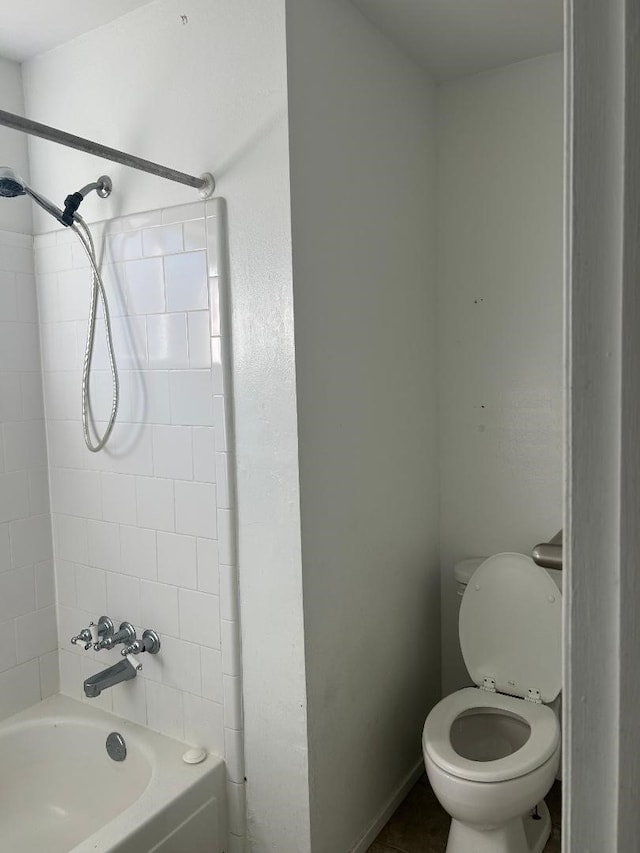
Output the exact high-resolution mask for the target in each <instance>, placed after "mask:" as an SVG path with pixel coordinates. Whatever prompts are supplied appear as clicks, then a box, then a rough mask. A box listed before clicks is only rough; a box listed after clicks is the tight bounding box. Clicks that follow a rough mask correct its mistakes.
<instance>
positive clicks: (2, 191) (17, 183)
mask: <svg viewBox="0 0 640 853" xmlns="http://www.w3.org/2000/svg"><path fill="white" fill-rule="evenodd" d="M19 195H28V196H30V198H32V199H33V200H34V201H35V202H36V203H37V204H39V205H40V207H41V208H42V209H43V210H46V211H47V213H48V214H50V215H51V216H53V218H54V219H57V220H58V222H61V223H62V224H63V225H66V224H67V223H66V222H65V221H64V219H63V216H64V214H63V212H62V211H61V210H60V208H59V207H56V206H55V204H54V203H53V202H52V201H49V199H48V198H45V197H44V196H42V195H40V193H37V192H36V191H35V190H32V189H31V187H28V186H27V185H26V184H25V182H24V181H23V180H22V178H21V177H20V175H17V174H16V173H15V172H14V171H13V169H11V168H10V167H9V166H0V198H16V196H19Z"/></svg>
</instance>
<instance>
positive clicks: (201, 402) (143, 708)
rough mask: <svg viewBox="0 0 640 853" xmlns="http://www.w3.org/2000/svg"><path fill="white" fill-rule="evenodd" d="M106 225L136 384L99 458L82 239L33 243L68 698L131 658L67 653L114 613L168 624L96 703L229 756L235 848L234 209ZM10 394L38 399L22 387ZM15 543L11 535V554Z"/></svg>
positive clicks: (110, 274) (120, 352)
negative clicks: (151, 650)
mask: <svg viewBox="0 0 640 853" xmlns="http://www.w3.org/2000/svg"><path fill="white" fill-rule="evenodd" d="M93 228H94V233H95V234H96V236H97V243H98V245H101V246H103V247H104V254H103V271H104V277H105V284H106V287H107V290H108V293H109V297H110V301H111V306H112V315H113V335H114V343H115V348H116V357H117V361H118V366H119V370H120V380H121V404H120V414H119V417H118V422H117V426H116V428H115V430H114V433H113V437H112V440H111V441H110V443H109V445H108V447H107V449H106V451H105V452H103V453H99V454H92V453H89V452H88V451H87V450H86V448H85V446H84V442H83V438H82V428H81V422H80V387H81V366H82V359H83V353H84V336H85V332H86V318H87V314H88V307H89V284H90V279H89V269H88V266H87V260H86V257H84V256H83V253H81V252H78V251H77V247H76V246H75V244H74V243H73V240H74V239H75V237H74V235H73V234H71V233H69V232H67V231H57V232H55V238H54V239H52V237H51V235H45V236H44V237H42V238H41V237H37V238H36V240H35V245H36V259H37V281H38V299H39V311H40V334H41V339H42V346H43V371H44V389H45V413H46V424H47V440H48V449H49V464H50V471H51V475H50V476H51V511H52V516H53V531H54V545H53V556H54V562H55V573H56V581H57V593H58V594H57V605H58V619H59V625H60V681H61V690H62V692H64V693H67V694H68V695H71V696H74V697H76V698H83V696H82V681H83V679H84V678H86V676H87V675H88V674H90V673H92V672H95V671H97V670H99V669H101V668H102V667H104V666H109V665H110V664H111V663H113V662H114V660H115V659H116V658H117V656H118V655H119V650H117V649H116V650H114V651H112V652H106V651H102V652H94V651H93V650H89V651H87V652H85V651H84V650H83V648H82V647H81V646H71V645H70V644H69V638H70V637H71V636H72V635H73V634H75V633H77V632H78V630H79V629H80V628H82V627H84V626H85V625H87V624H88V622H89V621H91V620H92V619H93V620H96V619H97V618H98V617H99V616H101V615H102V614H103V613H106V614H108V615H109V616H111V617H112V618H113V619H114V621H115V622H116V623H119V622H120V621H124V620H128V621H131V622H133V624H134V625H135V626H136V628H137V629H138V630H139V633H140V632H141V631H142V630H143V629H144V628H155V629H156V630H157V631H158V632H159V634H160V635H161V638H162V649H161V651H160V654H159V655H158V656H157V657H152V656H150V655H144V656H143V658H142V663H143V670H142V672H141V673H140V676H141V677H139V678H137V679H135V680H133V681H130V682H127V683H126V684H122V685H118V686H116V687H115V688H113V689H111V690H108V691H105V692H104V693H103V694H102V696H101V697H100V698H99V700H98V702H99V703H100V704H101V705H102V706H103V707H106V708H108V709H110V710H112V711H114V712H115V713H116V714H118V715H120V716H123V717H126V718H127V719H130V720H133V721H134V722H138V723H142V724H144V725H148V726H150V727H151V728H153V729H156V730H157V731H160V732H163V733H165V734H168V735H170V736H171V737H176V738H179V739H180V740H186V741H188V742H192V743H194V744H198V745H202V746H205V747H206V748H208V749H210V750H213V751H215V752H217V753H219V754H221V755H224V756H225V758H226V760H227V763H228V776H229V780H230V785H234V786H235V787H233V788H230V797H231V796H232V797H233V804H234V819H233V821H232V826H231V831H232V833H233V834H234V835H235V839H234V840H233V842H232V843H233V844H234V845H237V846H238V847H239V845H240V838H241V836H242V834H243V832H244V826H243V821H242V820H241V818H240V811H241V810H243V809H244V806H243V803H244V799H243V797H244V794H243V792H242V791H239V790H238V786H240V787H242V784H243V779H244V766H243V763H244V762H243V751H242V702H241V692H240V654H239V652H240V629H239V617H238V579H237V567H236V562H235V548H234V528H235V513H234V510H233V506H234V501H233V495H234V489H233V483H232V482H230V480H229V476H230V473H231V472H233V470H234V466H233V464H232V460H231V459H230V454H231V452H232V451H231V446H230V442H229V436H230V435H231V431H230V424H229V423H228V422H227V417H228V413H229V410H230V407H229V406H228V405H225V400H227V399H228V395H229V392H230V383H229V364H228V352H229V341H228V327H227V325H226V323H225V318H226V314H225V308H226V306H225V296H226V294H227V290H226V282H225V281H224V280H221V279H220V275H221V274H223V273H224V267H223V266H221V264H220V260H219V259H220V258H223V259H224V251H223V246H224V241H225V240H226V235H225V231H224V228H225V225H224V209H223V207H222V203H221V202H220V201H219V200H214V201H211V202H206V203H199V204H194V205H183V206H181V207H179V208H170V209H167V210H163V211H152V212H150V213H147V214H140V215H138V216H130V217H127V218H122V219H117V220H114V221H111V222H109V223H99V224H98V225H96V226H93ZM221 302H222V308H221V305H220V303H221ZM101 333H102V327H101V326H99V328H98V330H97V344H98V345H97V346H96V353H95V356H94V365H95V368H96V373H95V378H94V380H93V383H92V394H93V397H94V400H95V404H94V406H93V410H94V413H95V417H96V421H97V422H98V423H104V421H105V420H106V419H107V417H108V413H109V410H110V405H111V402H110V401H111V379H110V375H109V370H108V367H109V365H108V360H107V353H106V350H105V348H104V345H103V342H102V341H103V338H102V335H101ZM18 337H19V336H18ZM10 390H11V391H12V393H13V394H14V396H15V398H16V399H17V400H18V399H22V398H21V397H20V389H19V388H18V387H16V388H12V389H10ZM23 396H24V393H23ZM23 405H24V402H23ZM29 426H30V427H31V425H29ZM40 436H41V433H37V432H36V431H34V429H33V428H30V429H29V432H28V433H27V432H25V431H22V432H21V433H20V432H16V434H14V433H13V432H12V433H11V434H9V435H7V436H5V439H6V440H9V441H10V442H13V444H12V448H13V449H12V454H11V458H12V459H13V460H17V461H20V460H23V459H25V458H26V457H27V455H28V454H27V452H26V449H24V448H22V447H21V446H20V441H21V440H24V441H26V442H33V441H35V440H36V439H38V438H39V437H40ZM14 445H15V446H14ZM31 453H32V457H31V458H33V452H31ZM38 458H39V459H40V458H41V456H38ZM8 476H11V477H13V476H14V475H13V474H10V475H8ZM27 485H28V484H22V491H20V489H19V488H18V486H19V484H18V483H13V482H12V483H11V484H10V486H9V485H8V488H10V491H11V494H12V500H11V502H10V505H11V506H12V507H14V508H15V507H18V508H19V509H16V510H15V511H17V512H19V514H20V517H22V515H23V514H24V513H25V511H26V509H27V508H28V506H29V501H30V497H29V490H28V487H27ZM0 494H1V492H0ZM16 496H18V497H16ZM7 511H8V510H7ZM0 512H2V500H1V497H0ZM1 533H2V529H1V528H0V561H1V560H2V559H3V558H2V552H3V546H2V541H3V540H2V538H1ZM15 536H17V537H18V539H16V542H17V543H18V544H16V546H15V548H14V550H16V549H17V553H19V554H21V555H22V556H21V559H24V560H26V559H27V558H31V559H32V562H35V557H42V560H43V561H45V560H47V559H50V557H51V554H50V553H48V552H46V549H45V546H44V544H43V543H42V542H41V531H40V528H39V527H37V525H35V524H34V527H33V529H32V530H31V531H29V532H28V535H27V533H26V532H25V535H24V536H23V537H22V539H20V538H19V537H20V532H19V529H16V532H15ZM20 542H22V544H20ZM224 560H227V561H228V563H225V562H224ZM29 571H31V573H32V574H31V578H32V582H31V587H29V589H27V590H23V589H22V588H20V587H17V588H16V591H15V593H14V596H15V598H16V600H17V601H19V602H20V604H19V606H18V609H19V610H20V614H22V612H23V611H24V608H25V607H27V606H28V605H29V604H30V602H31V600H32V599H33V596H34V595H35V592H34V590H33V583H34V582H33V572H34V569H33V565H32V564H31V563H30V568H29ZM1 577H2V575H0V578H1ZM221 579H223V582H221ZM0 582H1V581H0ZM41 588H42V597H43V598H42V600H43V605H48V606H50V604H51V602H50V601H49V599H48V598H47V596H49V597H50V586H47V583H46V581H44V580H43V581H42V583H41ZM29 596H31V598H29ZM0 606H1V605H0ZM0 624H2V623H0ZM41 633H43V634H45V633H46V628H43V629H42V632H41ZM20 636H22V634H20ZM43 642H44V638H43ZM20 648H23V646H20ZM24 651H25V652H26V651H28V644H27V645H26V647H24ZM44 651H49V649H48V648H47V649H44ZM85 701H91V702H93V703H96V700H95V699H91V700H85ZM243 813H244V812H243Z"/></svg>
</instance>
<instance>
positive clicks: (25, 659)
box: [0, 231, 58, 718]
mask: <svg viewBox="0 0 640 853" xmlns="http://www.w3.org/2000/svg"><path fill="white" fill-rule="evenodd" d="M57 646H58V642H57V633H56V612H55V600H54V578H53V563H52V548H51V517H50V514H49V487H48V478H47V449H46V442H45V430H44V408H43V402H42V375H41V372H40V347H39V344H38V314H37V305H36V286H35V280H34V276H33V238H32V237H31V236H29V235H25V234H14V233H12V232H8V231H0V718H1V717H6V716H8V715H9V714H13V713H15V712H16V711H19V710H21V709H22V708H26V707H28V706H29V705H32V704H33V703H34V702H38V701H40V699H41V698H44V697H46V696H49V695H51V694H52V693H56V692H57V691H58V654H57Z"/></svg>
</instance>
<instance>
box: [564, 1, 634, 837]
mask: <svg viewBox="0 0 640 853" xmlns="http://www.w3.org/2000/svg"><path fill="white" fill-rule="evenodd" d="M636 7H637V4H636V3H631V2H630V3H627V2H626V0H612V2H609V3H575V2H569V3H568V12H569V15H568V33H569V36H570V38H569V42H568V43H569V48H570V52H569V57H568V64H567V66H568V71H569V81H568V94H569V99H568V119H569V125H568V126H569V137H568V140H567V153H568V165H569V175H568V180H567V220H566V228H567V241H568V242H567V381H568V387H569V389H570V392H569V393H570V396H569V400H568V404H567V419H568V436H569V442H570V443H569V446H568V453H567V474H566V476H567V488H568V497H569V504H568V508H567V516H568V517H567V522H568V525H567V528H568V534H569V535H568V537H567V541H568V545H569V553H570V561H569V565H568V566H567V573H566V574H565V590H566V591H565V681H564V684H565V699H564V720H563V725H564V730H563V742H564V757H563V761H564V767H565V775H566V777H567V778H566V783H565V790H566V791H567V794H568V795H567V796H565V799H564V808H563V826H562V829H563V849H564V850H567V851H569V853H578V851H580V853H582V851H584V853H597V851H600V850H619V851H623V850H633V849H635V847H636V846H637V839H638V832H639V831H640V827H639V826H638V803H637V772H638V770H637V768H638V761H637V755H638V725H637V717H638V710H637V709H638V696H637V669H638V657H637V655H638V645H637V622H638V617H637V613H638V597H639V591H638V581H637V577H638V549H637V527H638V503H637V495H636V494H635V493H634V492H635V489H637V485H636V484H637V481H638V459H637V443H638V436H637V411H638V377H637V371H638V362H637V346H638V344H637V338H638V331H637V330H638V326H637V322H638V320H637V318H638V308H637V288H638V285H637V282H638V269H637V266H638V262H637V245H638V233H637V213H636V211H637V208H638V185H637V158H638V149H637V144H638V139H637V128H638V117H637V92H638V58H637V33H638V29H637V8H636ZM627 15H628V16H629V17H628V18H627V19H626V16H627ZM625 19H626V20H625ZM625 26H628V27H629V30H628V32H627V31H625ZM627 111H629V114H627ZM627 121H628V124H627V126H626V127H625V125H626V123H627ZM627 134H628V136H627V139H625V136H626V135H627ZM627 141H628V144H629V147H628V148H627V150H626V151H625V143H626V142H627ZM625 155H626V158H628V159H627V162H626V163H625V159H626V158H625ZM627 167H629V169H628V171H627ZM625 335H628V336H630V338H629V340H627V341H624V339H623V336H625Z"/></svg>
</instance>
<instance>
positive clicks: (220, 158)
mask: <svg viewBox="0 0 640 853" xmlns="http://www.w3.org/2000/svg"><path fill="white" fill-rule="evenodd" d="M182 15H187V17H188V21H189V22H188V24H187V25H183V23H182V20H181V16H182ZM285 73H286V68H285V24H284V4H283V3H282V2H281V0H269V1H268V2H264V3H260V4H256V3H254V2H251V0H221V2H217V3H215V4H212V3H209V2H207V0H187V2H180V3H178V2H177V0H159V2H156V3H151V4H149V5H147V6H144V7H143V8H141V9H139V10H137V11H135V12H132V13H131V14H130V15H127V16H125V17H124V18H121V19H119V20H118V21H115V22H113V23H112V24H109V25H107V26H105V27H102V28H101V29H99V30H96V31H93V32H91V33H88V34H87V35H86V36H83V37H81V38H78V39H76V40H75V41H74V42H73V43H72V49H70V48H69V47H68V46H67V47H65V48H61V49H58V50H53V51H51V52H50V53H47V54H44V55H42V56H40V57H37V58H36V59H34V60H33V61H30V62H28V63H27V64H26V67H25V87H26V97H27V108H28V113H29V115H30V116H31V117H33V118H37V119H38V120H40V121H43V122H46V123H50V124H53V125H57V126H60V127H62V128H64V129H66V130H68V131H71V132H75V133H78V134H81V135H84V136H87V137H89V138H94V139H97V140H99V141H101V142H103V143H106V144H110V145H113V146H115V147H120V148H122V149H124V150H129V151H131V152H132V153H135V154H138V155H140V156H143V157H147V158H150V159H155V160H157V161H159V162H165V163H167V164H168V165H173V166H175V167H177V168H179V169H183V170H185V171H190V172H192V173H195V174H198V173H199V172H202V171H205V170H211V171H213V172H214V173H215V175H216V177H217V178H218V182H219V183H218V194H219V195H221V196H223V197H225V198H226V200H227V203H228V222H229V250H230V251H229V254H230V286H231V292H232V313H233V324H232V325H233V332H234V340H233V374H234V376H233V378H234V394H235V399H234V404H235V420H236V429H235V432H236V448H237V455H238V458H237V469H238V507H239V563H240V586H241V599H242V614H243V658H244V679H245V681H244V700H245V724H246V754H247V768H246V771H247V777H248V808H249V820H250V824H249V833H250V835H252V837H253V842H252V843H253V849H254V850H256V851H262V850H277V851H279V853H304V851H305V850H307V849H308V844H309V817H308V786H307V748H306V715H305V685H304V659H303V646H302V588H301V570H300V560H301V554H300V532H299V505H298V467H297V455H296V454H297V443H296V423H295V386H294V363H293V319H292V312H293V308H292V291H291V258H290V253H291V236H290V210H289V189H288V188H289V174H288V141H287V101H286V77H285ZM30 151H31V158H32V179H33V184H34V186H36V187H38V189H40V190H41V191H42V192H43V193H45V194H47V195H49V196H50V197H52V198H53V199H55V200H60V199H62V198H64V196H65V195H66V194H67V193H68V192H69V191H70V190H72V189H74V188H76V187H78V186H81V185H82V184H84V183H85V182H86V181H87V180H89V179H91V178H93V177H95V176H96V175H98V174H101V173H103V172H108V173H110V174H111V176H112V177H113V182H114V193H113V195H112V197H111V198H110V199H109V200H108V201H106V202H104V201H100V200H98V199H91V200H90V201H88V202H87V203H86V207H85V214H86V216H87V218H88V219H89V220H96V219H102V218H104V217H107V218H111V217H115V216H118V215H121V214H126V213H135V212H138V211H141V210H149V209H157V208H165V207H168V206H170V205H173V204H180V203H188V202H192V201H194V200H196V199H195V198H194V195H195V194H194V192H193V191H192V190H190V189H188V188H185V187H181V186H179V185H177V184H176V185H174V184H171V183H168V182H166V181H162V180H161V179H159V178H155V177H151V176H147V175H143V174H142V173H138V172H135V171H132V170H129V169H125V168H122V167H118V166H114V165H112V164H108V163H104V162H102V161H100V160H96V159H95V158H92V157H90V156H88V155H81V154H78V153H76V152H73V151H70V150H67V149H65V148H61V147H59V146H55V145H52V144H50V143H46V142H42V141H39V140H33V142H32V144H31V148H30ZM45 221H46V220H44V219H43V218H42V217H39V218H38V219H37V220H36V222H37V230H38V231H43V230H48V229H49V227H50V226H49V224H48V223H47V224H45ZM79 440H80V439H79ZM274 780H275V783H274Z"/></svg>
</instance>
